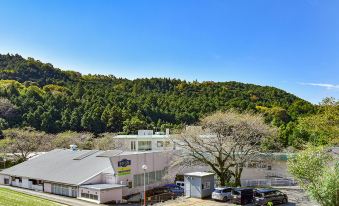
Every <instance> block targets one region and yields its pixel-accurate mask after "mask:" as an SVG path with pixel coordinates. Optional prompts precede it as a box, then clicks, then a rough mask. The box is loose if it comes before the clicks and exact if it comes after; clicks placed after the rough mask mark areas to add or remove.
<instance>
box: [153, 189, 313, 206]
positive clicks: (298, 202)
mask: <svg viewBox="0 0 339 206" xmlns="http://www.w3.org/2000/svg"><path fill="white" fill-rule="evenodd" d="M279 190H280V191H282V192H284V193H286V194H287V196H288V199H289V202H288V203H287V204H284V205H282V204H281V205H282V206H318V204H316V203H315V202H314V201H311V200H310V199H309V198H308V196H307V195H306V194H305V192H304V191H303V190H301V189H299V188H298V187H290V188H288V187H287V188H279ZM193 205H194V206H219V205H220V206H221V205H223V206H225V205H234V204H231V203H225V202H217V201H214V200H212V199H197V198H185V197H180V198H177V199H175V200H169V201H166V202H164V203H158V204H156V206H193Z"/></svg>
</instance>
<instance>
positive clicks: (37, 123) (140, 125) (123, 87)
mask: <svg viewBox="0 0 339 206" xmlns="http://www.w3.org/2000/svg"><path fill="white" fill-rule="evenodd" d="M0 79H1V80H0V129H6V128H12V127H23V126H30V127H33V128H35V129H37V130H41V131H45V132H47V133H59V132H63V131H68V130H71V131H78V132H80V131H86V132H92V133H95V134H98V133H103V132H124V133H134V132H135V131H136V130H138V129H145V128H149V129H154V128H155V129H157V130H163V129H164V128H181V127H183V126H184V125H187V124H194V123H196V122H197V121H198V120H199V119H200V118H201V117H203V116H206V115H208V114H210V113H212V112H215V111H218V110H229V109H234V110H238V111H252V112H260V113H262V114H264V115H265V118H266V121H267V123H269V124H273V125H274V126H277V127H279V129H280V137H279V142H280V143H281V144H283V145H284V146H288V145H293V144H295V140H294V139H295V138H296V137H295V135H294V133H295V131H293V130H294V127H293V129H291V128H290V127H291V125H293V124H297V122H298V119H299V118H301V117H305V116H308V115H312V114H316V113H317V111H318V109H317V106H315V105H312V104H311V103H309V102H307V101H305V100H303V99H300V98H298V97H296V96H295V95H292V94H289V93H287V92H285V91H283V90H280V89H277V88H274V87H268V86H258V85H254V84H244V83H239V82H212V81H208V82H197V81H193V82H188V81H184V80H179V79H169V78H142V79H135V80H128V79H123V78H116V77H114V76H111V75H109V76H106V75H82V74H80V73H79V72H74V71H64V70H61V69H58V68H54V67H53V65H51V64H49V63H47V64H46V63H42V62H40V61H38V60H35V59H33V58H28V59H25V58H23V57H21V56H20V55H9V54H7V55H0ZM301 135H305V134H301ZM291 138H292V139H291ZM293 138H294V139H293ZM303 138H304V137H303ZM304 139H305V138H304ZM298 141H299V140H298ZM298 141H297V142H298ZM306 141H307V138H306Z"/></svg>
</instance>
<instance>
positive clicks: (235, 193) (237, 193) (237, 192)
mask: <svg viewBox="0 0 339 206" xmlns="http://www.w3.org/2000/svg"><path fill="white" fill-rule="evenodd" d="M232 193H233V195H240V192H239V191H236V190H234V191H233V192H232Z"/></svg>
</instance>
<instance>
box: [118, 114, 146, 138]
mask: <svg viewBox="0 0 339 206" xmlns="http://www.w3.org/2000/svg"><path fill="white" fill-rule="evenodd" d="M123 124H124V127H123V130H124V132H126V133H128V134H133V133H134V134H135V133H136V132H137V131H138V130H139V129H145V128H147V124H146V122H145V121H143V120H141V119H139V118H138V117H132V118H131V119H127V120H125V121H124V123H123Z"/></svg>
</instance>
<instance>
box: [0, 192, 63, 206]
mask: <svg viewBox="0 0 339 206" xmlns="http://www.w3.org/2000/svg"><path fill="white" fill-rule="evenodd" d="M42 205H44V206H60V205H61V204H58V203H55V202H52V201H49V200H46V199H43V198H39V197H35V196H31V195H27V194H23V193H20V192H16V191H13V190H10V189H6V188H0V206H42Z"/></svg>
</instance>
